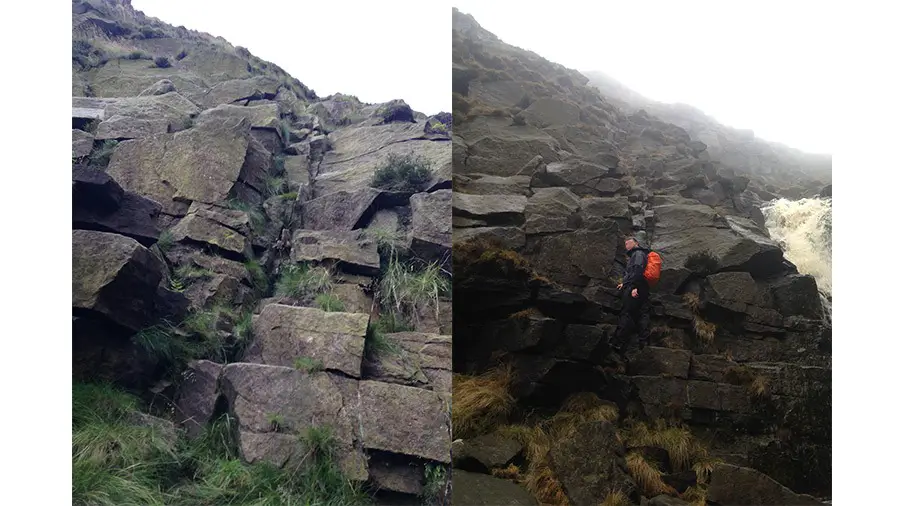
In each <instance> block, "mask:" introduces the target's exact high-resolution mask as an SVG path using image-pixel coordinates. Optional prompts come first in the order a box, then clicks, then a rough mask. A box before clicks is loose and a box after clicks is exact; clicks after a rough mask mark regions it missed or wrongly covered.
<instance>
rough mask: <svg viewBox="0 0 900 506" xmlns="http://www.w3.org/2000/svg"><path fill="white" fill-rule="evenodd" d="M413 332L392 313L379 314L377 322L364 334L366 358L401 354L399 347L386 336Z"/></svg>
mask: <svg viewBox="0 0 900 506" xmlns="http://www.w3.org/2000/svg"><path fill="white" fill-rule="evenodd" d="M410 330H413V328H412V326H411V325H409V324H408V323H406V322H405V321H404V320H403V319H402V318H401V317H399V316H397V315H395V314H394V313H390V312H387V313H381V315H380V316H379V317H378V319H377V320H375V321H374V322H372V323H371V324H370V325H369V328H368V331H367V333H366V346H365V348H366V350H365V353H366V356H367V357H370V358H375V357H378V356H381V355H392V354H395V353H400V352H401V347H400V345H399V344H397V343H396V342H395V341H394V340H393V339H391V337H390V336H389V335H388V334H393V333H395V332H407V331H410Z"/></svg>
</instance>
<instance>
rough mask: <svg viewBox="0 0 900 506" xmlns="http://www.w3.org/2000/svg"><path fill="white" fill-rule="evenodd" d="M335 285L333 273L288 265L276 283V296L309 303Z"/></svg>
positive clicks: (326, 270) (305, 266) (323, 269)
mask: <svg viewBox="0 0 900 506" xmlns="http://www.w3.org/2000/svg"><path fill="white" fill-rule="evenodd" d="M333 284H334V279H333V275H332V273H331V271H330V270H329V269H327V268H325V267H321V266H311V265H308V264H291V265H286V266H285V267H284V268H283V270H282V271H281V275H280V276H279V277H278V280H277V281H276V282H275V295H276V296H280V297H290V298H293V299H300V300H302V301H305V302H308V301H309V300H311V299H314V298H315V297H316V296H317V295H319V294H322V293H326V292H328V291H329V290H330V289H331V287H332V286H333Z"/></svg>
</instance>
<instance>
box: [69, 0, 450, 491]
mask: <svg viewBox="0 0 900 506" xmlns="http://www.w3.org/2000/svg"><path fill="white" fill-rule="evenodd" d="M72 21H73V28H72V44H73V69H72V71H73V72H72V77H73V98H72V128H73V130H72V165H73V169H72V171H73V175H72V181H73V199H74V204H73V232H72V245H73V250H72V260H73V267H74V270H73V280H72V290H73V299H72V300H73V302H72V306H73V372H74V380H75V382H76V388H75V391H74V392H73V402H74V403H75V404H76V405H77V406H78V408H79V409H80V410H81V411H79V412H78V413H81V414H79V415H78V416H76V417H75V419H73V424H74V428H73V465H74V471H73V483H74V487H73V496H74V497H73V499H74V500H75V503H76V504H225V503H229V504H245V503H247V501H249V500H251V499H252V500H253V501H260V500H263V499H266V500H267V501H275V502H272V503H273V504H275V503H284V504H289V503H290V504H301V503H315V504H354V503H359V502H366V501H370V500H373V498H374V501H375V502H385V503H389V504H398V503H421V502H422V501H432V502H437V503H439V502H440V501H442V500H443V499H442V498H444V497H445V496H446V494H447V493H448V490H449V484H448V483H447V467H448V466H449V463H450V453H449V446H450V439H449V438H450V430H449V427H450V413H449V410H450V384H451V358H450V357H451V337H450V336H451V325H450V310H451V305H452V303H451V299H450V290H449V286H450V275H449V272H450V265H449V250H450V224H451V221H450V212H451V190H450V187H451V185H450V161H451V155H450V148H451V144H450V137H451V131H452V130H451V129H452V124H451V119H450V115H449V114H448V113H441V114H438V115H436V116H432V117H426V116H425V115H423V114H421V113H419V112H416V111H413V110H412V109H410V107H409V106H408V105H407V104H406V103H405V102H403V101H402V100H395V101H391V102H388V103H384V104H366V103H363V102H361V101H359V100H358V99H356V98H355V97H353V96H350V95H341V94H338V95H334V96H330V97H324V98H323V97H318V96H317V95H316V93H315V92H314V91H312V90H311V89H309V88H308V87H306V86H305V85H303V84H302V83H301V82H300V81H298V80H297V79H295V78H293V77H291V76H289V75H288V74H287V73H286V72H284V71H283V70H282V69H280V68H279V67H278V66H276V65H274V64H272V63H269V62H265V61H263V60H260V59H259V58H257V57H255V56H253V55H251V54H250V53H249V51H247V50H246V49H244V48H241V47H234V46H232V45H231V44H229V43H228V42H226V41H224V40H223V39H221V38H219V37H213V36H211V35H208V34H204V33H198V32H195V31H191V30H188V29H185V28H184V27H178V28H175V27H172V26H170V25H167V24H165V23H163V22H161V21H159V20H157V19H155V18H150V17H147V16H145V15H144V14H143V13H141V12H139V11H135V10H134V9H133V8H132V7H131V4H130V2H129V1H128V0H75V1H73V4H72ZM104 406H106V407H104ZM110 406H116V407H115V409H113V408H111V407H110ZM106 408H109V409H108V410H106ZM82 415H83V416H82ZM101 427H105V428H106V429H104V430H100V428H101ZM141 431H143V432H141ZM138 433H139V434H140V435H142V437H140V438H136V439H133V440H131V439H129V440H127V441H126V440H124V439H116V438H117V437H119V435H120V434H138ZM104 434H105V436H104ZM89 436H91V437H89ZM123 437H124V436H123ZM160 438H165V440H164V441H163V440H161V439H160ZM139 440H140V441H144V440H146V441H148V442H147V443H138V441H139ZM157 443H159V445H157ZM104 445H106V446H104ZM142 445H143V446H142ZM146 445H157V446H153V447H152V448H151V447H149V446H146ZM110 448H119V450H110ZM100 449H102V451H101V450H100ZM126 452H131V453H127V454H126ZM135 452H137V453H135ZM160 452H161V453H160ZM162 454H165V455H168V456H169V457H168V458H167V459H159V458H157V457H159V455H162ZM135 455H136V456H135ZM172 457H174V458H172ZM128 459H132V460H128ZM131 464H134V465H133V466H131ZM145 470H147V471H146V472H145ZM223 480H224V481H223Z"/></svg>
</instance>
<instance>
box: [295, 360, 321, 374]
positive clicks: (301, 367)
mask: <svg viewBox="0 0 900 506" xmlns="http://www.w3.org/2000/svg"><path fill="white" fill-rule="evenodd" d="M294 369H297V370H298V371H303V372H306V373H310V374H312V373H314V372H321V371H324V370H325V364H323V363H322V361H321V360H319V359H317V358H312V357H297V358H295V359H294Z"/></svg>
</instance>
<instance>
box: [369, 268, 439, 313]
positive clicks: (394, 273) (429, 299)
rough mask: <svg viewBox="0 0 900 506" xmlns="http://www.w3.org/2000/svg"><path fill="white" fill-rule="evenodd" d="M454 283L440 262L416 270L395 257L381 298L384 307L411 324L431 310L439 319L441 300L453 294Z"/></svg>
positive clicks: (383, 278) (383, 280)
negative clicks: (449, 293)
mask: <svg viewBox="0 0 900 506" xmlns="http://www.w3.org/2000/svg"><path fill="white" fill-rule="evenodd" d="M450 288H451V285H450V280H449V279H448V278H447V276H445V275H444V272H443V270H442V269H441V265H440V263H438V262H432V263H430V264H427V265H426V266H424V267H423V268H419V269H417V268H415V267H414V266H413V265H412V264H409V263H405V262H402V261H400V259H399V258H398V257H397V256H396V255H394V256H392V257H391V260H390V261H389V262H388V265H387V268H386V269H385V271H384V274H383V275H382V276H381V279H380V281H379V290H378V298H379V301H380V302H381V305H382V306H383V307H385V308H390V310H391V311H393V312H394V313H396V314H398V315H402V316H403V317H405V318H407V319H408V320H410V321H418V320H419V315H420V314H421V313H423V312H425V311H428V310H430V309H433V310H434V314H435V318H438V317H439V315H440V297H441V296H442V295H444V294H446V293H448V292H449V291H450Z"/></svg>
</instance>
